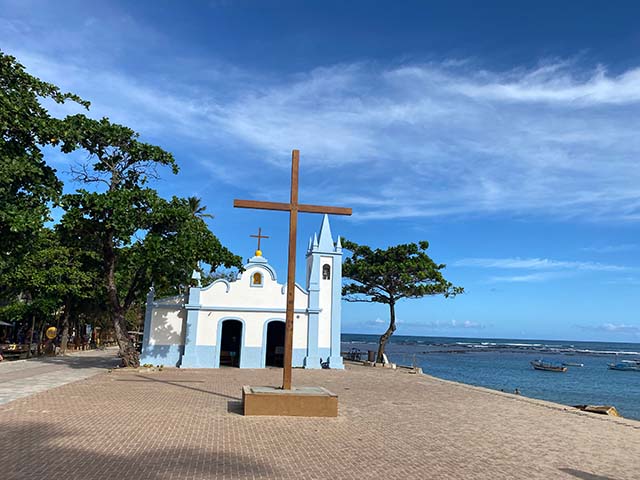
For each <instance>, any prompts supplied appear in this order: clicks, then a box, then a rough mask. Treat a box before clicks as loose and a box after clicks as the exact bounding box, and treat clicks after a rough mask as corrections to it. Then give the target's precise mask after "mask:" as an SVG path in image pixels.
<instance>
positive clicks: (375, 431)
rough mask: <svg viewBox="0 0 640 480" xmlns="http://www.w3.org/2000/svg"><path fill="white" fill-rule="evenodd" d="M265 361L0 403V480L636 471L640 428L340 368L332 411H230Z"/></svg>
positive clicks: (327, 379) (320, 374) (110, 381)
mask: <svg viewBox="0 0 640 480" xmlns="http://www.w3.org/2000/svg"><path fill="white" fill-rule="evenodd" d="M280 379H281V371H280V370H278V369H266V370H239V369H231V368H228V369H220V370H177V369H165V370H164V371H162V372H130V371H114V372H113V373H103V374H100V375H96V376H93V377H91V378H88V379H86V380H83V381H78V382H74V383H70V384H67V385H65V386H62V387H60V388H55V389H51V390H48V391H46V392H43V393H39V394H36V395H32V396H30V397H26V398H22V399H19V400H16V401H13V402H11V403H8V404H5V405H2V406H0V432H1V434H0V478H2V479H3V480H5V479H23V478H52V479H65V480H71V479H82V480H92V479H127V478H131V479H141V480H142V479H154V480H155V479H163V480H164V479H189V480H196V479H198V480H199V479H235V478H250V479H256V478H278V479H327V478H332V479H358V480H363V479H369V478H376V479H407V478H411V479H414V478H416V479H574V480H575V479H583V480H605V479H612V480H613V479H615V480H621V479H638V478H640V422H635V421H632V420H620V419H612V418H609V417H600V416H596V415H594V414H586V413H582V412H577V411H574V410H571V409H568V408H565V407H562V406H559V405H556V404H552V403H547V402H541V401H534V400H530V399H526V398H524V397H518V396H515V395H510V394H503V393H500V392H493V391H490V390H485V389H481V388H475V387H469V386H465V385H460V384H456V383H452V382H446V381H442V380H438V379H435V378H431V377H428V376H417V375H411V374H408V373H406V372H405V371H391V370H383V369H374V368H366V367H360V366H348V367H347V370H346V371H327V370H321V371H302V370H295V371H294V377H293V380H294V385H310V386H311V385H321V386H324V387H326V388H328V389H329V390H331V391H333V392H334V393H337V394H338V395H339V397H340V414H339V417H338V418H333V419H327V418H299V417H296V418H286V417H243V416H242V415H240V411H241V405H240V400H241V387H242V385H277V384H278V383H279V382H280Z"/></svg>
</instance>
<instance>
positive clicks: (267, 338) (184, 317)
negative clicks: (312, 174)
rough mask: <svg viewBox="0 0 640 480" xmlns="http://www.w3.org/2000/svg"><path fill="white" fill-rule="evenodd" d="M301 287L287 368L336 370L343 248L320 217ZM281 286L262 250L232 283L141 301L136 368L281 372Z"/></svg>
mask: <svg viewBox="0 0 640 480" xmlns="http://www.w3.org/2000/svg"><path fill="white" fill-rule="evenodd" d="M306 264H307V269H306V270H307V274H306V277H307V278H306V283H305V286H304V287H303V286H301V285H299V284H298V283H296V290H295V313H294V323H293V366H294V367H304V368H321V362H328V363H329V367H330V368H335V369H342V368H344V366H343V363H342V357H341V356H340V326H341V309H340V301H341V298H342V246H341V244H340V237H338V239H337V242H336V243H335V244H334V241H333V237H332V236H331V228H330V226H329V218H328V217H327V216H326V215H325V216H324V219H323V221H322V226H321V228H320V236H319V237H318V236H317V235H315V234H314V236H313V238H312V239H311V240H310V241H309V247H308V249H307V253H306ZM285 306H286V282H283V283H278V278H277V275H276V271H275V269H274V268H273V267H272V266H271V265H269V262H268V261H267V259H266V258H264V257H263V256H262V252H261V251H260V250H258V251H256V255H255V256H254V257H253V258H251V259H250V260H249V263H247V264H246V265H245V266H244V271H243V272H242V273H240V274H238V276H237V278H236V280H235V281H232V282H229V281H227V280H224V279H219V280H216V281H214V282H213V283H211V284H210V285H207V286H205V287H200V286H197V287H191V288H190V289H189V292H188V294H186V295H179V296H176V297H170V298H160V299H156V298H154V295H153V291H150V292H149V295H148V297H147V307H146V315H145V322H144V337H143V346H142V355H141V358H140V363H141V364H146V363H150V364H153V365H159V364H162V365H166V366H179V367H182V368H218V367H221V366H230V367H240V368H264V367H267V366H275V367H281V366H282V364H283V357H284V331H285V329H284V325H285V323H284V322H285Z"/></svg>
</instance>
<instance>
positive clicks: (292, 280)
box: [233, 150, 351, 390]
mask: <svg viewBox="0 0 640 480" xmlns="http://www.w3.org/2000/svg"><path fill="white" fill-rule="evenodd" d="M299 164H300V151H299V150H293V152H291V200H290V201H289V203H279V202H261V201H258V200H234V201H233V206H234V207H237V208H254V209H258V210H279V211H284V212H289V260H288V265H287V311H286V315H285V320H286V322H285V333H284V368H283V372H282V388H283V390H291V370H292V368H291V361H292V357H293V309H294V305H295V290H296V234H297V230H298V212H304V213H330V214H334V215H351V209H350V208H343V207H325V206H321V205H306V204H300V203H298V171H299Z"/></svg>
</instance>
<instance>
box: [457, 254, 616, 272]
mask: <svg viewBox="0 0 640 480" xmlns="http://www.w3.org/2000/svg"><path fill="white" fill-rule="evenodd" d="M452 265H453V266H456V267H478V268H498V269H523V270H582V271H596V272H620V271H625V270H629V267H625V266H621V265H610V264H605V263H598V262H576V261H565V260H551V259H548V258H518V257H516V258H463V259H461V260H457V261H455V262H453V263H452Z"/></svg>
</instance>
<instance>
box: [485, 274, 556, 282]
mask: <svg viewBox="0 0 640 480" xmlns="http://www.w3.org/2000/svg"><path fill="white" fill-rule="evenodd" d="M562 276H565V275H559V274H558V273H557V272H538V273H528V274H524V275H496V276H493V277H489V280H488V281H489V282H490V283H532V282H545V281H547V280H551V279H555V278H558V277H562Z"/></svg>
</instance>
